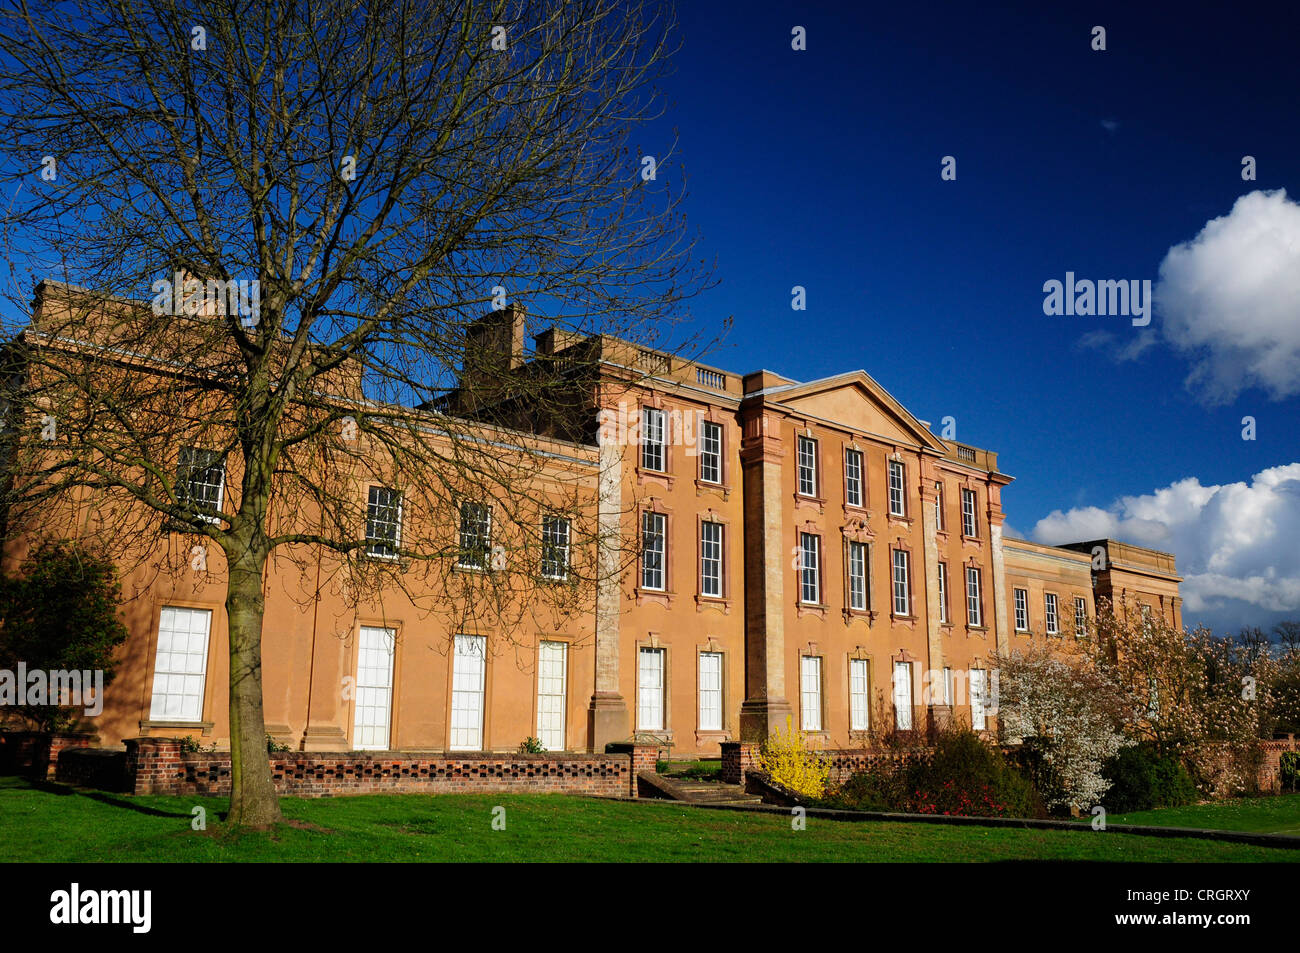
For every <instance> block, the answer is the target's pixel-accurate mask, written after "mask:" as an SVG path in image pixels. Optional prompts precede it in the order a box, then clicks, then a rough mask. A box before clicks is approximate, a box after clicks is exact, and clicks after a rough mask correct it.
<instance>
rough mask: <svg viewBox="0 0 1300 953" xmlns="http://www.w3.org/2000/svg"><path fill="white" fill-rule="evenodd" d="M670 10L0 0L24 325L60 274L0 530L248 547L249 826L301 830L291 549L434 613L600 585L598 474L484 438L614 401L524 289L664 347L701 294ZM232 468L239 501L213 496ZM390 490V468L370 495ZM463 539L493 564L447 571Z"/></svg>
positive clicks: (245, 750)
mask: <svg viewBox="0 0 1300 953" xmlns="http://www.w3.org/2000/svg"><path fill="white" fill-rule="evenodd" d="M649 6H650V7H651V9H649V10H647V9H646V8H645V7H646V5H644V4H641V3H635V2H632V3H628V2H621V0H570V2H566V3H529V2H524V0H468V2H456V3H451V2H444V0H423V2H399V0H394V2H383V3H378V4H369V5H361V4H356V3H352V2H345V0H313V2H304V0H269V2H267V0H258V2H256V3H252V2H230V0H191V2H175V0H143V2H141V3H138V4H125V3H110V4H98V3H89V2H79V0H78V2H70V3H59V4H48V3H40V4H31V3H28V2H25V0H17V2H13V3H10V4H9V5H8V7H7V9H5V10H4V11H3V12H2V13H0V117H2V118H3V124H4V127H5V130H6V133H5V136H4V137H3V141H0V163H2V164H3V167H2V171H3V174H4V176H5V178H6V180H7V182H8V183H9V187H8V193H9V195H10V196H12V200H11V201H10V203H9V206H8V208H7V209H6V212H5V218H4V224H5V241H6V244H7V248H8V255H7V257H8V259H9V262H10V267H11V274H10V290H9V295H8V296H9V297H10V299H11V300H12V301H13V302H14V303H15V305H16V306H17V307H18V309H19V310H20V312H21V314H22V316H23V321H26V320H28V319H29V317H30V315H31V314H32V313H34V311H35V309H33V311H29V310H28V309H29V308H31V307H32V302H31V299H30V288H31V287H32V285H33V284H34V283H35V282H36V281H37V280H39V279H57V280H58V281H59V282H62V283H63V284H61V285H55V284H52V283H48V282H47V283H46V284H43V285H41V289H40V294H39V295H38V301H37V305H39V320H38V321H37V322H36V323H35V324H34V325H33V326H31V327H27V328H25V329H24V328H23V327H21V325H22V323H23V321H19V322H16V323H14V324H13V325H12V326H11V327H9V328H7V329H6V330H7V331H9V332H10V333H11V334H17V333H18V332H22V333H21V336H19V337H16V338H14V341H13V344H12V345H11V346H10V348H9V349H8V351H7V353H8V356H9V359H10V362H11V363H10V370H11V372H12V371H14V370H15V369H19V370H21V373H22V378H23V380H24V384H23V386H22V387H20V388H18V389H16V390H14V391H12V392H11V394H10V395H9V399H10V401H11V418H10V419H11V420H12V421H13V422H14V426H13V427H10V428H9V429H10V431H11V440H12V441H13V442H12V444H11V446H10V453H11V456H12V460H11V463H12V464H13V466H12V472H13V473H14V474H15V476H14V478H13V481H12V485H11V487H10V492H9V494H8V503H9V508H10V526H9V527H8V530H9V532H10V533H11V534H18V533H24V532H26V533H30V532H33V530H34V529H39V528H40V527H41V526H53V525H62V526H67V525H69V521H72V523H71V525H75V526H76V527H77V530H78V532H80V533H90V532H101V533H107V534H112V535H114V537H115V538H116V539H117V540H118V541H119V543H120V546H121V548H122V549H123V550H126V549H128V548H129V549H131V550H132V551H133V552H136V551H138V552H144V551H146V550H147V551H149V552H151V553H154V554H156V553H157V552H158V551H159V550H160V549H161V550H165V551H166V552H165V555H166V557H167V558H166V559H164V560H162V561H161V562H159V565H160V566H162V567H163V568H165V569H167V570H176V571H187V570H188V568H189V567H188V563H189V561H190V560H191V558H192V556H191V554H192V553H195V552H198V551H206V549H205V547H210V548H211V549H212V550H213V553H214V558H215V557H216V556H218V555H219V556H220V557H221V558H222V559H223V561H224V564H225V570H226V573H227V597H226V607H227V611H228V616H229V625H230V656H231V658H230V661H231V681H230V723H231V748H232V781H233V783H232V795H231V810H230V815H229V819H228V820H229V823H231V824H232V825H237V826H238V825H242V826H259V825H266V824H271V823H274V822H276V821H278V820H279V817H280V814H279V807H278V803H277V801H276V798H275V795H274V791H273V788H272V784H271V776H270V771H269V768H268V764H267V759H266V756H265V755H266V749H265V725H264V718H263V710H262V684H261V668H260V660H261V638H262V618H263V610H264V591H263V581H264V575H265V572H266V569H267V565H268V560H269V559H270V558H271V557H272V554H275V558H276V559H277V560H279V559H280V558H281V557H282V556H283V557H284V558H288V559H292V560H295V561H297V562H298V563H299V564H300V566H301V567H302V568H303V570H304V576H306V575H308V573H307V572H306V570H307V568H308V567H310V566H313V565H320V564H321V563H322V562H323V561H326V560H330V561H332V562H330V563H329V565H330V566H331V567H334V566H337V568H338V578H340V579H342V582H340V583H338V584H339V585H341V586H344V587H345V589H346V591H347V592H348V594H349V596H350V597H353V598H358V597H359V594H360V593H361V592H363V591H368V590H373V589H374V587H382V586H403V587H406V588H408V589H409V590H410V591H411V593H412V597H413V598H424V599H426V600H427V601H428V602H429V604H430V608H431V611H432V610H433V609H434V608H436V607H439V606H441V607H444V608H445V609H446V611H456V612H475V613H489V612H497V613H501V614H508V613H511V612H513V613H524V612H530V611H538V610H537V606H539V605H552V606H554V605H556V604H557V602H563V601H564V600H566V599H567V600H570V601H571V602H572V603H575V604H586V605H590V603H591V591H590V585H591V584H592V583H593V582H594V580H595V578H596V575H597V569H596V566H597V563H598V560H597V559H596V558H595V555H594V554H593V553H592V550H593V548H594V547H595V545H596V543H597V542H599V541H598V540H597V539H596V533H597V530H596V527H597V521H596V519H595V517H594V514H595V505H594V503H593V496H592V494H591V493H590V492H589V490H590V487H589V482H590V481H587V480H586V478H585V477H582V476H581V474H580V473H579V472H578V471H579V470H580V467H577V466H576V464H575V465H574V466H573V467H572V468H570V469H568V470H566V466H568V465H567V464H566V463H565V462H564V461H563V460H561V461H559V462H558V463H557V461H556V455H555V454H541V453H538V452H537V451H538V446H537V445H536V443H535V442H530V440H529V439H528V438H526V437H525V436H524V435H523V434H521V433H519V432H517V431H516V430H510V431H508V432H507V431H505V430H492V429H491V428H490V426H488V425H492V424H507V423H508V424H512V425H516V426H517V425H518V424H520V423H521V422H522V423H525V424H528V423H531V424H535V426H533V427H531V429H533V430H535V431H537V432H542V431H546V430H549V429H554V428H550V427H549V425H547V424H545V421H547V420H550V419H562V420H568V421H574V420H581V419H582V416H583V414H585V413H586V412H587V408H586V407H585V406H584V401H585V400H586V399H587V397H588V395H589V388H588V387H585V386H581V382H583V381H588V382H589V381H590V379H591V376H592V374H593V373H594V362H595V361H597V360H598V359H599V350H595V351H593V352H592V355H593V356H592V357H591V362H592V365H591V366H588V367H586V368H584V367H583V366H582V365H583V357H582V352H581V349H575V351H574V353H571V354H569V356H568V358H567V360H566V361H565V363H564V366H563V367H562V368H560V367H558V366H557V367H552V368H551V370H552V371H554V373H525V372H523V371H522V369H521V368H520V367H519V363H520V362H519V348H518V346H517V345H518V343H519V342H518V339H519V337H520V334H519V331H518V328H519V325H518V323H517V321H516V318H518V317H519V316H520V315H521V314H522V311H520V310H515V309H517V308H519V309H522V308H525V307H526V308H527V310H528V313H530V314H545V315H547V318H548V322H549V323H554V324H556V325H557V326H558V327H559V328H560V329H562V333H564V334H566V335H570V337H569V338H568V339H570V340H581V339H583V338H585V337H586V336H589V335H591V334H595V333H602V334H609V335H615V336H617V337H619V338H622V339H627V340H632V341H640V342H645V343H651V342H655V341H657V340H659V335H662V334H663V332H664V329H665V328H667V327H669V326H670V325H671V324H672V322H674V321H675V320H677V319H679V318H681V317H683V316H684V313H685V312H684V306H685V302H686V301H687V299H688V298H690V297H691V296H692V295H693V294H695V293H697V292H698V291H699V290H700V289H701V288H702V287H704V286H705V285H706V284H707V283H708V281H709V277H708V272H707V269H705V268H704V267H703V266H702V265H701V264H699V263H698V262H697V260H695V259H693V258H692V257H691V256H692V253H693V241H692V240H691V239H690V238H689V237H688V236H687V235H686V233H685V229H684V223H683V221H682V218H681V215H680V202H681V199H682V195H683V192H682V190H681V182H680V180H674V179H672V178H671V177H670V176H669V175H667V174H666V165H665V161H664V160H665V159H666V158H667V155H668V153H670V152H671V143H669V144H666V145H668V146H669V148H667V149H664V150H661V151H660V154H659V157H658V161H657V162H656V160H655V159H654V158H653V157H652V156H645V157H642V156H640V155H639V151H636V150H633V149H632V148H631V147H630V146H631V143H630V138H629V137H630V134H631V130H632V129H634V128H637V126H638V124H640V123H643V122H644V121H646V120H650V119H654V118H655V117H657V115H658V113H659V110H660V108H661V107H660V98H659V96H658V93H657V90H656V87H655V86H654V83H655V81H656V79H657V77H658V76H659V75H660V74H661V72H662V70H663V69H664V67H665V65H666V63H667V62H668V58H669V55H670V53H671V45H672V42H673V34H674V30H675V25H674V22H673V20H672V16H671V13H670V12H669V11H668V10H665V9H663V8H662V7H661V5H659V4H652V5H649ZM646 160H649V161H648V162H647V161H646ZM485 312H487V313H488V314H489V316H488V317H487V318H483V315H484V313H485ZM503 337H504V339H505V340H504V343H505V344H506V345H507V346H506V347H502V346H500V345H502V343H503ZM574 354H576V355H577V356H574ZM575 382H578V383H577V384H575ZM466 408H469V409H472V410H473V411H474V416H475V417H476V418H477V422H475V423H474V424H470V423H468V422H467V421H466V420H465V419H463V416H462V412H463V411H465V410H466ZM495 408H505V409H504V410H503V411H502V412H501V414H499V415H497V414H496V413H495ZM520 408H526V409H527V412H526V414H525V415H524V419H522V421H521V418H520ZM51 421H53V429H51V426H50V422H51ZM485 426H488V429H485ZM560 432H562V433H563V434H564V435H566V436H570V437H577V438H580V439H584V440H585V439H586V434H585V432H584V429H583V427H582V426H578V427H576V429H575V428H574V427H569V428H567V429H564V430H562V431H560ZM38 433H39V434H40V435H41V436H43V437H45V438H46V439H45V440H39V439H37V438H36V436H35V435H36V434H38ZM561 456H563V455H561ZM573 456H574V458H575V459H577V458H579V457H581V454H574V455H573ZM217 471H220V472H219V474H218V475H220V476H221V477H222V483H223V485H224V486H225V487H226V488H227V489H226V490H225V494H226V498H225V499H224V500H223V501H221V505H220V506H216V505H214V503H215V502H216V501H214V500H213V499H211V498H210V497H209V496H207V495H205V492H206V491H205V488H206V487H210V486H212V485H213V484H214V479H215V478H214V477H213V474H214V473H216V472H217ZM557 474H558V475H557ZM367 483H371V484H377V485H379V486H380V487H382V488H389V491H386V492H385V493H384V494H381V495H380V497H379V498H378V499H377V500H376V499H368V498H367V497H366V496H365V495H364V490H363V492H362V493H361V494H360V495H359V494H358V492H357V488H358V486H361V487H363V488H364V486H365V485H366V484H367ZM474 501H490V502H491V507H492V510H491V515H490V517H489V519H490V520H491V524H492V532H491V537H490V538H491V541H492V544H493V547H496V546H501V547H502V548H503V550H504V551H505V552H504V554H503V553H500V552H495V551H494V552H493V553H491V554H488V553H486V552H477V551H476V548H477V547H478V545H479V541H480V540H486V539H487V538H488V537H487V536H486V535H483V536H480V535H479V534H478V527H479V526H480V523H481V518H482V516H483V514H482V512H481V511H480V510H477V509H475V508H474V506H475V503H474ZM467 507H468V508H467ZM548 509H554V510H556V511H562V512H565V513H570V514H577V516H576V517H575V518H574V519H573V522H572V525H573V527H574V533H575V536H574V538H573V539H572V541H571V549H572V552H573V554H574V560H573V561H574V569H573V576H572V578H573V580H574V583H573V584H570V585H567V586H558V587H557V586H554V585H538V584H537V580H536V578H535V577H536V573H535V572H530V571H528V570H527V564H528V563H529V562H530V560H535V559H536V551H537V549H538V547H539V546H540V545H542V543H540V542H539V539H538V533H537V525H538V514H539V512H546V511H547V510H548ZM399 511H400V513H401V519H400V525H401V531H400V538H398V537H397V535H396V533H395V532H390V526H391V524H394V523H396V520H395V519H392V518H390V517H393V516H395V514H396V513H397V512H399ZM56 514H57V515H56ZM368 522H369V524H370V526H369V532H367V529H366V527H367V523H368ZM160 524H162V525H164V526H166V527H170V528H172V529H175V530H179V531H181V536H180V537H176V535H175V534H165V535H163V536H162V537H161V539H160V534H159V532H158V529H159V525H160ZM467 527H468V530H467ZM386 534H387V535H386ZM178 538H179V539H180V540H182V541H181V542H179V543H178V542H176V540H177V539H178ZM128 539H129V541H130V546H127V545H126V542H125V541H127V540H128ZM449 541H450V544H449ZM196 546H197V547H198V550H196V549H195V547H196ZM530 547H531V550H530ZM467 552H468V553H469V556H468V557H467V556H466V555H465V554H466V553H467ZM529 552H532V553H533V555H531V556H528V558H524V555H527V554H528V553H529ZM584 553H585V554H587V555H586V556H584V555H583V554H584ZM514 554H523V555H520V557H519V558H514ZM376 555H378V556H383V557H392V558H374V557H375V556H376ZM466 558H469V559H471V560H474V561H480V560H481V561H483V563H484V568H495V569H497V570H500V571H496V572H482V573H463V572H461V573H454V572H450V571H449V569H450V567H451V566H453V565H454V564H455V563H456V562H458V561H462V562H463V560H464V559H466ZM489 560H490V565H486V563H487V562H488V561H489ZM476 564H477V562H476ZM533 564H534V565H535V562H534V563H533ZM160 571H162V570H161V569H160ZM332 571H333V568H331V572H332ZM431 577H436V578H431Z"/></svg>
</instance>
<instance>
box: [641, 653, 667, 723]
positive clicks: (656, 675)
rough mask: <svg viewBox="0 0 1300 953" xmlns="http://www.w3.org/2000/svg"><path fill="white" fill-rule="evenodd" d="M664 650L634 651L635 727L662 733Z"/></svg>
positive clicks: (665, 661)
mask: <svg viewBox="0 0 1300 953" xmlns="http://www.w3.org/2000/svg"><path fill="white" fill-rule="evenodd" d="M667 667H668V666H667V650H666V649H661V648H653V647H650V646H642V647H641V648H639V649H638V650H637V666H636V727H637V730H638V731H663V730H664V726H665V725H666V724H667V712H666V709H667V707H668V705H667V695H668V693H667V691H666V690H665V689H666V686H667V678H666V677H665V676H666V670H667Z"/></svg>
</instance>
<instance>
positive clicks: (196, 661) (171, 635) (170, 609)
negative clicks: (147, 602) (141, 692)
mask: <svg viewBox="0 0 1300 953" xmlns="http://www.w3.org/2000/svg"><path fill="white" fill-rule="evenodd" d="M211 627H212V610H211V609H183V608H180V607H177V606H164V607H163V610H162V614H161V615H160V616H159V619H158V654H157V656H156V657H155V659H154V668H153V701H152V704H151V706H150V709H149V718H150V720H151V721H195V722H197V721H202V720H203V687H204V682H205V681H206V678H207V669H208V635H209V632H210V630H211Z"/></svg>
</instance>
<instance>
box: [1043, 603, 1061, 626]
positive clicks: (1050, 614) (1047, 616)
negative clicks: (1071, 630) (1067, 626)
mask: <svg viewBox="0 0 1300 953" xmlns="http://www.w3.org/2000/svg"><path fill="white" fill-rule="evenodd" d="M1043 620H1044V621H1045V622H1046V623H1047V634H1048V635H1060V634H1061V627H1060V625H1059V624H1058V623H1059V619H1058V618H1057V616H1056V593H1054V592H1048V593H1044V594H1043Z"/></svg>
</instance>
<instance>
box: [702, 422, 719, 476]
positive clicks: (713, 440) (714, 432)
mask: <svg viewBox="0 0 1300 953" xmlns="http://www.w3.org/2000/svg"><path fill="white" fill-rule="evenodd" d="M700 482H701V483H712V484H715V485H717V484H720V483H722V424H717V423H714V422H713V421H711V420H706V421H704V422H703V423H702V424H701V425H700Z"/></svg>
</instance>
